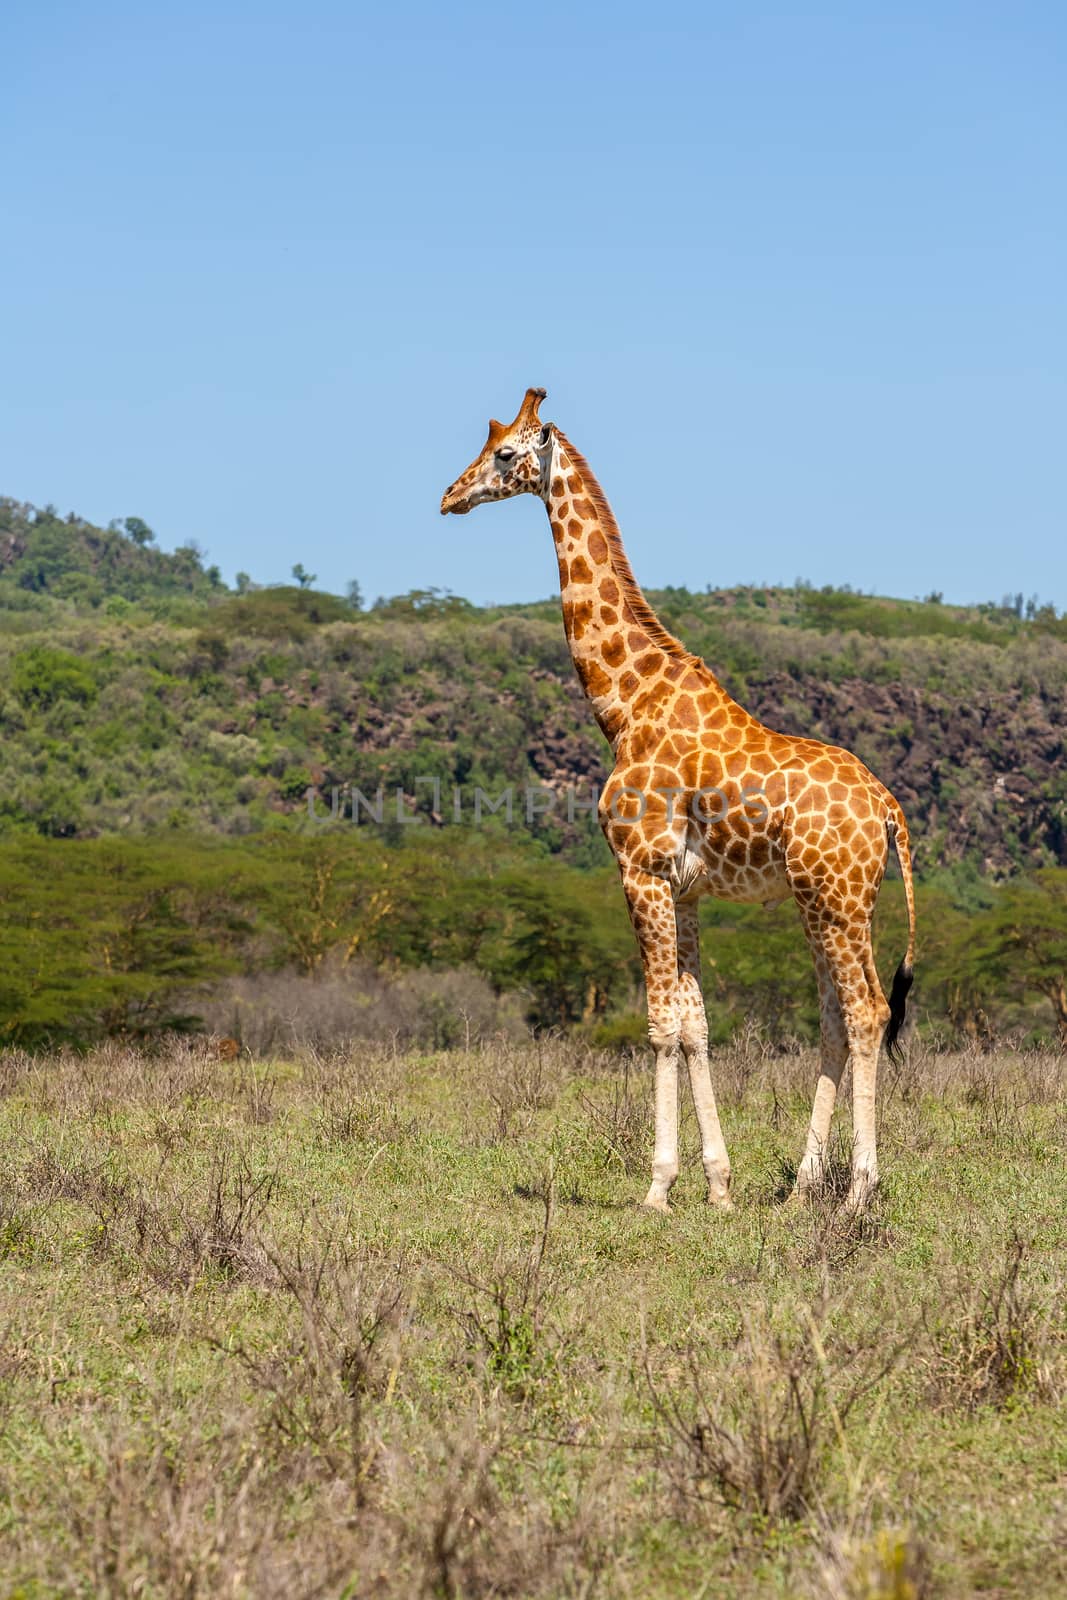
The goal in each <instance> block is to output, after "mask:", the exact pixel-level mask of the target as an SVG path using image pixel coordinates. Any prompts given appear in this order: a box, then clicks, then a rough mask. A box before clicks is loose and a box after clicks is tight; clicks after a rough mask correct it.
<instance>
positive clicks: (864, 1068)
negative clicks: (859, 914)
mask: <svg viewBox="0 0 1067 1600" xmlns="http://www.w3.org/2000/svg"><path fill="white" fill-rule="evenodd" d="M805 926H806V928H807V930H808V937H809V939H811V941H812V943H813V945H817V946H818V948H819V950H820V951H821V953H822V956H823V959H824V960H825V962H826V967H827V971H828V973H829V976H830V981H831V984H832V987H833V991H834V994H835V995H836V997H837V1003H838V1006H839V1007H840V1013H841V1020H842V1023H843V1025H844V1030H845V1036H846V1039H847V1042H848V1061H849V1064H850V1066H851V1068H852V1183H851V1186H850V1188H849V1193H848V1201H847V1204H848V1206H849V1208H850V1209H852V1210H858V1209H860V1208H861V1207H862V1206H864V1205H865V1204H866V1203H867V1200H868V1199H869V1197H870V1195H871V1194H872V1193H873V1191H874V1189H875V1187H876V1185H877V1183H878V1148H877V1131H876V1125H875V1100H876V1094H877V1085H878V1052H879V1050H880V1049H881V1045H882V1035H883V1033H884V1032H885V1025H886V1023H887V1021H888V1020H889V1006H888V1005H887V1003H886V998H885V995H884V994H883V993H882V987H881V984H880V983H879V981H878V974H877V972H876V970H875V965H874V955H873V952H872V950H871V934H870V926H869V924H867V925H865V926H863V927H862V929H861V928H857V927H855V926H851V927H845V926H842V925H841V924H840V923H838V922H837V921H836V920H834V919H828V920H823V919H821V918H818V917H810V916H809V915H805ZM838 1078H840V1072H839V1073H838ZM822 1087H823V1082H822V1078H821V1077H820V1080H819V1089H820V1090H821V1089H822ZM836 1087H837V1086H836V1083H835V1084H834V1085H833V1090H834V1094H835V1095H836ZM829 1098H830V1090H829V1088H827V1090H826V1093H825V1096H824V1101H823V1106H822V1107H820V1105H819V1091H818V1090H817V1091H816V1106H815V1109H814V1110H813V1112H812V1132H813V1133H814V1135H815V1138H816V1139H822V1141H823V1147H824V1148H825V1135H824V1132H823V1127H822V1121H821V1118H822V1117H823V1116H824V1115H825V1120H826V1128H825V1134H828V1133H829V1120H830V1119H829V1114H828V1113H827V1112H826V1111H825V1105H826V1102H827V1101H828V1100H829ZM832 1109H833V1106H832V1102H831V1103H830V1106H829V1110H830V1111H832ZM817 1118H818V1119H819V1120H818V1121H817ZM810 1138H811V1135H809V1139H810ZM806 1155H807V1152H805V1156H806Z"/></svg>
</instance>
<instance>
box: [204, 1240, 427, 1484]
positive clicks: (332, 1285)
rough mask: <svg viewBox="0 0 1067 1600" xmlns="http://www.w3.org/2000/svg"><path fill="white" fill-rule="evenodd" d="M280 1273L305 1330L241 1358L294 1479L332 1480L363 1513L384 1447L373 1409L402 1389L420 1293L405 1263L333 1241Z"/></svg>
mask: <svg viewBox="0 0 1067 1600" xmlns="http://www.w3.org/2000/svg"><path fill="white" fill-rule="evenodd" d="M273 1265H274V1268H275V1272H276V1276H277V1290H276V1292H280V1293H285V1294H287V1295H288V1296H289V1298H290V1300H291V1303H292V1306H293V1308H294V1310H295V1312H296V1315H297V1317H298V1319H299V1320H298V1327H297V1328H296V1329H294V1331H293V1333H292V1334H291V1335H289V1336H288V1337H287V1338H286V1340H285V1343H284V1345H283V1346H280V1347H278V1348H277V1349H275V1350H272V1351H270V1352H268V1353H262V1352H258V1351H253V1350H250V1349H248V1348H247V1347H245V1346H243V1345H238V1346H237V1347H236V1348H233V1354H234V1355H236V1357H237V1358H238V1359H239V1360H240V1361H241V1363H242V1365H243V1366H244V1367H245V1370H246V1371H247V1372H248V1374H249V1377H250V1378H251V1380H252V1383H253V1386H254V1388H255V1389H256V1391H257V1392H258V1393H259V1394H260V1395H261V1396H262V1397H264V1398H265V1399H266V1401H267V1422H266V1432H267V1434H268V1435H269V1436H271V1438H272V1440H273V1444H272V1449H273V1450H274V1452H275V1453H277V1455H278V1459H279V1462H280V1463H282V1464H284V1467H285V1470H286V1472H287V1473H288V1474H289V1475H290V1476H292V1477H293V1478H295V1479H299V1480H300V1481H302V1482H310V1481H314V1480H316V1479H320V1480H321V1479H323V1478H325V1479H326V1480H327V1481H329V1482H331V1483H333V1484H335V1485H337V1486H341V1487H343V1488H344V1490H345V1491H346V1493H347V1494H348V1495H349V1496H350V1498H351V1500H352V1503H353V1505H355V1506H357V1507H361V1506H364V1505H365V1504H366V1503H367V1499H368V1485H369V1482H370V1480H371V1478H372V1475H373V1474H374V1472H375V1469H376V1464H377V1458H378V1456H379V1453H380V1452H381V1450H382V1448H383V1441H382V1438H381V1436H380V1435H379V1434H377V1433H376V1432H374V1430H373V1426H372V1421H371V1412H372V1407H373V1404H374V1402H375V1401H376V1400H382V1399H384V1400H386V1401H388V1400H389V1399H390V1398H391V1397H392V1394H393V1391H394V1389H395V1386H396V1381H397V1375H398V1373H399V1370H400V1364H401V1359H402V1354H403V1341H404V1338H405V1336H406V1334H407V1331H408V1327H409V1322H410V1306H411V1301H412V1299H413V1295H414V1286H413V1284H412V1282H410V1281H409V1280H408V1278H407V1277H406V1276H405V1264H404V1263H403V1262H400V1263H395V1264H393V1265H391V1266H389V1267H382V1266H381V1265H379V1264H377V1263H375V1262H373V1261H372V1260H371V1259H370V1258H369V1257H368V1256H367V1255H366V1254H365V1253H357V1252H353V1251H352V1250H350V1249H349V1248H347V1247H345V1246H344V1245H338V1244H332V1243H327V1244H326V1245H325V1246H320V1247H319V1249H318V1251H317V1252H316V1254H315V1256H314V1257H313V1258H311V1259H305V1257H304V1256H303V1254H302V1252H300V1251H298V1252H297V1254H296V1255H295V1256H294V1257H292V1258H285V1257H282V1256H275V1257H274V1258H273ZM220 1348H223V1347H222V1346H220ZM225 1348H231V1347H225Z"/></svg>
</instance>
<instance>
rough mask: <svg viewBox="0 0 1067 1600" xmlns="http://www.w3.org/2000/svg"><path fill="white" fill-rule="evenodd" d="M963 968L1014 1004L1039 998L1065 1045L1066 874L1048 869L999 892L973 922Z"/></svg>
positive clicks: (1066, 1001) (1066, 1020)
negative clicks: (1046, 1005)
mask: <svg viewBox="0 0 1067 1600" xmlns="http://www.w3.org/2000/svg"><path fill="white" fill-rule="evenodd" d="M967 964H968V967H969V969H970V972H971V973H972V974H973V975H974V976H976V977H979V978H981V979H982V980H984V981H985V982H986V983H987V984H988V985H990V986H992V985H996V986H997V987H998V988H999V989H1000V991H1001V992H1002V993H1004V992H1005V991H1010V992H1011V997H1012V998H1013V999H1016V1000H1018V1001H1025V1000H1026V999H1028V998H1031V997H1032V996H1034V995H1041V996H1042V997H1043V998H1044V999H1045V1000H1047V1001H1048V1002H1049V1003H1050V1005H1051V1006H1052V1011H1053V1015H1054V1017H1055V1019H1056V1030H1057V1033H1058V1035H1059V1041H1060V1044H1061V1045H1064V1046H1067V870H1065V869H1064V868H1062V867H1049V868H1046V869H1045V870H1044V871H1042V872H1037V873H1035V874H1034V876H1033V878H1031V879H1030V880H1029V881H1026V882H1012V883H1007V884H1005V885H1004V886H1003V888H1001V889H1000V890H998V892H997V898H996V901H995V903H994V905H993V908H992V910H991V911H990V912H988V913H987V914H986V915H985V916H984V917H982V918H981V919H978V920H976V922H975V925H974V928H973V936H972V938H971V940H970V942H969V945H968V947H967Z"/></svg>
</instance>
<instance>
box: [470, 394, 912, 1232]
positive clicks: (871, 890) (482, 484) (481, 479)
mask: <svg viewBox="0 0 1067 1600" xmlns="http://www.w3.org/2000/svg"><path fill="white" fill-rule="evenodd" d="M545 393H546V391H545V390H544V389H528V390H527V392H526V396H525V398H524V400H523V402H522V405H521V406H520V408H519V412H518V415H517V416H516V418H515V420H514V422H513V423H511V424H510V425H509V426H505V425H504V424H503V423H500V422H497V421H495V420H493V421H491V422H490V423H489V437H488V439H487V441H486V443H485V446H484V448H483V449H482V450H481V452H480V454H479V455H478V456H477V457H476V458H475V459H474V461H473V462H472V463H471V465H470V466H469V467H468V468H467V469H466V471H465V472H463V473H461V474H460V476H459V477H458V478H457V479H456V481H455V482H454V483H453V484H452V485H451V486H450V487H449V488H448V489H447V490H446V491H445V494H444V496H443V498H442V500H441V512H442V515H444V514H447V513H449V512H452V513H454V514H456V515H464V514H466V513H467V512H469V511H471V510H473V508H474V507H475V506H477V505H481V504H482V503H483V502H485V501H489V500H506V499H508V498H510V497H511V496H513V495H519V494H536V495H538V496H540V498H541V499H542V500H543V501H544V503H545V506H546V508H547V511H548V517H549V522H550V525H551V528H552V537H553V539H554V541H555V547H556V556H557V559H558V563H559V576H560V594H561V599H562V604H563V625H564V629H565V632H566V636H567V641H568V644H569V646H570V651H571V656H572V658H573V661H574V666H575V670H576V671H577V674H578V678H579V680H580V682H581V685H582V688H583V690H584V691H585V694H586V697H587V698H588V700H589V702H590V704H591V706H592V709H593V714H594V716H595V717H596V720H597V722H598V723H599V725H600V727H601V729H602V731H603V733H604V735H605V737H606V738H607V740H608V742H609V743H610V745H611V749H612V753H613V756H614V767H613V770H612V772H611V775H610V777H609V778H608V780H607V782H606V783H605V785H604V789H603V791H602V794H601V796H600V802H599V820H600V825H601V827H602V829H603V831H604V835H605V837H606V839H607V842H608V845H609V846H610V848H611V851H612V853H613V855H614V857H615V860H616V862H617V863H618V867H619V872H620V874H621V877H622V886H623V891H624V893H625V896H626V904H627V907H628V909H629V913H630V920H631V922H632V924H633V929H634V932H635V934H636V936H637V942H638V946H639V948H640V953H641V960H642V966H643V968H644V975H645V989H646V996H647V1002H648V1033H649V1039H650V1042H651V1045H652V1048H653V1050H654V1052H655V1146H654V1153H653V1161H652V1182H651V1186H650V1188H649V1191H648V1194H647V1196H646V1198H645V1201H644V1204H645V1205H646V1206H648V1207H650V1208H651V1209H653V1210H656V1211H669V1210H670V1205H669V1200H668V1196H669V1194H670V1191H671V1188H672V1186H673V1184H674V1182H675V1180H676V1178H677V1176H678V1068H679V1058H680V1056H684V1058H685V1063H686V1067H687V1069H688V1074H689V1082H690V1087H691V1090H692V1095H693V1102H694V1105H695V1108H696V1115H697V1122H698V1124H699V1128H700V1139H701V1157H702V1161H703V1166H704V1175H705V1178H706V1180H707V1200H708V1203H709V1204H711V1205H713V1206H717V1207H720V1208H722V1209H723V1210H729V1209H731V1208H732V1202H731V1199H730V1160H729V1156H728V1154H727V1150H726V1144H725V1141H724V1139H723V1134H722V1128H721V1125H720V1121H719V1113H718V1108H717V1106H716V1101H715V1093H714V1089H713V1087H712V1081H711V1072H710V1067H709V1062H708V1024H707V1015H706V1012H705V1009H704V1001H703V996H702V993H701V987H700V949H699V931H698V922H697V902H698V900H699V897H700V896H701V895H702V894H706V893H711V894H714V895H717V896H719V897H720V898H722V899H725V900H730V901H740V902H746V903H756V904H759V903H762V904H764V905H766V906H773V905H778V904H780V903H782V902H784V901H786V900H789V899H790V898H792V899H793V900H795V901H796V904H797V906H798V908H799V911H800V917H801V922H802V925H803V929H804V934H805V937H806V939H807V942H808V945H809V947H810V950H811V955H812V958H813V961H814V965H815V975H816V980H817V984H818V991H819V1015H820V1064H819V1076H818V1082H817V1085H816V1090H815V1099H814V1104H813V1107H812V1114H811V1122H810V1125H809V1128H808V1134H807V1141H806V1144H805V1148H804V1154H803V1158H802V1160H801V1162H800V1165H799V1167H798V1169H797V1175H796V1182H795V1186H794V1189H793V1192H792V1196H791V1198H792V1199H794V1200H799V1199H801V1198H803V1197H804V1196H805V1195H809V1194H812V1193H814V1192H816V1191H817V1190H819V1189H820V1187H822V1186H823V1185H824V1183H825V1178H826V1155H827V1146H828V1140H829V1133H830V1120H831V1117H832V1114H833V1110H834V1102H835V1100H836V1098H837V1090H838V1085H839V1083H840V1081H841V1076H842V1072H843V1070H844V1067H845V1065H846V1063H848V1064H849V1065H850V1066H851V1070H852V1107H853V1144H852V1174H851V1186H850V1189H849V1193H848V1199H847V1202H846V1203H847V1205H848V1206H849V1207H850V1208H851V1209H859V1208H861V1207H863V1206H864V1205H865V1204H866V1203H867V1200H868V1198H869V1196H870V1194H871V1193H872V1191H873V1189H874V1188H875V1186H876V1184H877V1182H878V1157H877V1148H876V1137H875V1089H876V1081H877V1067H878V1054H879V1049H880V1046H881V1043H882V1038H883V1033H884V1034H885V1036H886V1044H887V1047H888V1048H889V1050H890V1051H891V1052H894V1053H895V1052H896V1050H897V1048H898V1046H897V1039H898V1035H899V1033H900V1030H901V1027H902V1025H903V1022H904V1012H905V1002H906V999H907V995H908V991H909V989H910V987H911V983H912V964H913V958H914V951H915V900H914V893H913V888H912V875H911V860H910V854H909V847H908V827H907V822H906V821H905V818H904V813H903V811H902V810H901V808H900V805H899V804H898V803H897V801H896V800H895V799H894V798H893V796H892V795H891V794H890V793H889V791H888V789H886V788H885V787H884V786H883V785H882V784H881V783H879V781H878V779H877V778H875V777H874V776H873V774H872V773H870V772H869V771H868V770H867V768H866V767H865V766H864V765H863V764H862V762H860V761H859V760H858V759H857V758H856V757H855V756H854V755H852V754H850V752H849V751H847V750H842V749H839V748H837V747H836V746H833V745H826V744H823V743H821V742H820V741H818V740H816V739H804V738H797V737H794V736H793V735H791V734H784V733H775V732H774V731H772V730H771V729H770V728H767V727H765V726H764V725H763V724H762V723H761V722H759V721H757V720H756V718H755V717H752V716H750V715H749V714H748V712H746V711H745V710H743V709H742V707H741V706H740V705H738V704H737V702H736V701H734V700H732V699H731V698H730V696H729V695H728V694H727V692H726V690H725V689H724V688H723V687H722V685H721V684H720V683H719V681H718V679H717V678H716V677H715V675H714V673H713V672H712V671H711V669H710V668H709V667H708V666H707V665H706V664H705V663H704V662H703V661H701V660H700V659H699V658H698V657H696V656H693V655H691V654H690V653H689V652H688V651H687V650H686V648H685V646H684V645H683V644H681V643H680V641H679V640H677V639H675V638H674V637H673V635H672V634H670V633H669V632H668V631H667V629H666V628H665V627H664V626H663V624H662V623H661V622H660V621H659V619H658V617H657V616H656V615H655V612H654V611H653V609H652V607H651V606H650V605H649V603H648V601H647V600H646V599H645V596H644V595H643V594H642V592H641V590H640V588H639V587H638V584H637V581H636V579H635V578H634V575H633V572H632V570H631V568H630V563H629V561H628V559H627V556H626V552H625V550H624V549H623V544H622V537H621V535H620V533H619V528H618V525H617V523H616V521H615V518H614V516H613V515H612V512H611V508H610V507H609V505H608V502H607V499H606V498H605V496H604V493H603V491H602V489H601V487H600V485H599V483H598V482H597V480H596V478H595V477H594V475H593V472H592V470H591V468H590V466H589V464H588V462H587V461H586V460H585V458H584V456H583V455H582V454H581V453H580V451H579V450H577V449H576V448H575V446H574V445H573V444H571V442H570V440H569V439H568V438H567V437H566V436H565V435H564V434H563V433H562V432H561V431H560V429H559V428H558V427H556V426H555V424H554V423H543V422H542V421H541V419H540V416H539V414H538V413H539V407H540V404H541V402H542V401H543V400H544V398H545ZM890 844H892V845H893V846H894V848H895V850H896V853H897V858H898V860H899V862H900V868H901V874H902V876H903V879H904V894H905V899H906V903H907V913H908V944H907V950H906V953H905V955H904V958H903V960H902V961H901V963H900V966H899V967H898V969H897V972H896V976H895V977H894V980H893V986H892V990H891V993H890V997H889V1000H888V1002H887V1000H886V997H885V994H884V993H883V990H882V986H881V984H880V982H879V979H878V974H877V971H876V970H875V965H874V956H873V952H872V949H871V919H872V916H873V913H874V905H875V900H876V898H877V895H878V890H879V887H880V886H881V882H882V878H883V875H884V872H885V867H886V861H887V858H888V852H889V845H890ZM887 1024H888V1031H887Z"/></svg>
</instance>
